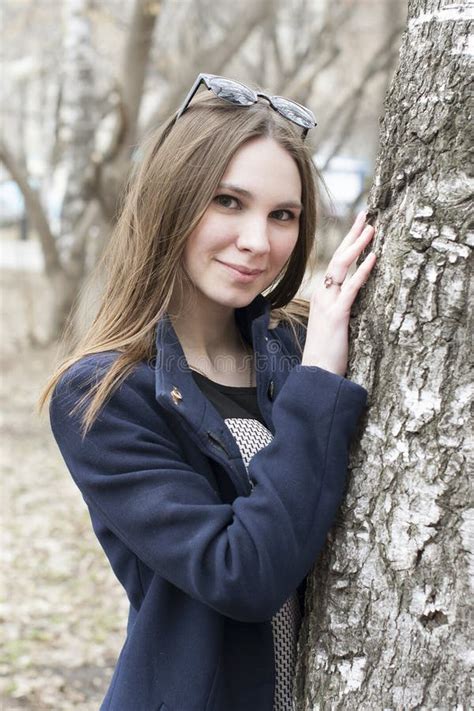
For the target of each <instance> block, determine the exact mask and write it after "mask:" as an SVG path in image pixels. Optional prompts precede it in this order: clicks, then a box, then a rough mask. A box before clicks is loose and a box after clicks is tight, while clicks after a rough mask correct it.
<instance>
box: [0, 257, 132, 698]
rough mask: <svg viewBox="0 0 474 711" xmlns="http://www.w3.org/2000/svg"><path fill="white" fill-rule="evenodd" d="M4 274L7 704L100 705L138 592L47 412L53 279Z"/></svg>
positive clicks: (4, 692)
mask: <svg viewBox="0 0 474 711" xmlns="http://www.w3.org/2000/svg"><path fill="white" fill-rule="evenodd" d="M1 280H2V294H3V295H2V378H1V391H0V397H1V412H2V430H3V431H2V438H1V461H2V502H3V505H2V549H3V557H2V571H1V581H2V591H1V592H2V600H1V617H2V627H3V633H2V638H3V644H2V653H1V662H0V663H1V667H0V672H1V696H0V706H1V708H2V709H3V711H14V710H16V709H35V710H36V709H38V710H46V709H51V710H53V709H54V711H68V710H69V709H79V710H80V711H97V709H98V708H99V706H100V702H101V700H102V698H103V696H104V693H105V690H106V688H107V686H108V683H109V681H110V677H111V674H112V671H113V667H114V664H115V661H116V658H117V655H118V653H119V651H120V648H121V645H122V643H123V639H124V635H125V623H126V615H127V601H126V598H125V594H124V593H123V591H122V589H121V588H120V586H119V584H118V582H117V581H116V580H115V578H114V577H113V574H112V572H111V571H110V569H109V566H108V563H107V560H106V559H105V557H104V555H103V553H102V551H101V549H100V547H99V545H98V543H97V541H96V539H95V537H94V534H93V532H92V530H91V526H90V521H89V516H88V513H87V509H86V506H85V504H84V502H83V500H82V498H81V495H80V493H79V491H78V490H77V489H76V487H75V485H74V483H73V482H72V479H71V478H70V475H69V473H68V471H67V469H66V467H65V465H64V462H63V461H62V459H61V455H60V453H59V450H58V449H57V447H56V445H55V442H54V440H53V437H52V435H51V432H50V429H49V421H48V417H47V412H46V413H45V414H44V415H43V416H41V417H39V416H38V415H37V414H36V413H35V407H36V401H37V398H38V395H39V392H40V390H41V388H42V386H43V384H44V383H45V380H46V378H47V376H48V374H49V373H50V371H51V368H52V366H53V364H54V360H55V354H56V348H55V346H48V347H39V346H37V345H36V346H35V345H33V344H32V343H31V333H32V329H33V328H35V324H37V323H38V319H41V309H42V308H43V307H44V308H46V305H47V299H48V298H49V297H48V296H47V294H46V284H45V282H44V280H43V278H42V277H41V276H40V275H38V274H26V273H19V272H13V271H10V272H8V271H5V270H3V271H2V272H1ZM32 309H34V312H33V313H32ZM39 331H41V328H40V329H39Z"/></svg>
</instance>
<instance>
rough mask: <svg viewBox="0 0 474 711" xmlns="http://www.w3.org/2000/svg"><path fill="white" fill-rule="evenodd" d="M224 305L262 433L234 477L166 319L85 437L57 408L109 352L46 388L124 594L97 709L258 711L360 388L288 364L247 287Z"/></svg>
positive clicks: (224, 436)
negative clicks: (246, 351)
mask: <svg viewBox="0 0 474 711" xmlns="http://www.w3.org/2000/svg"><path fill="white" fill-rule="evenodd" d="M235 314H236V321H237V324H238V326H239V328H240V329H241V332H242V334H243V336H244V337H245V338H246V339H247V340H248V341H249V342H251V343H252V344H253V348H254V352H255V358H256V367H257V397H258V402H259V405H260V409H261V412H262V415H263V417H264V419H265V421H266V423H267V426H268V429H269V430H270V431H271V432H272V434H273V439H272V441H271V442H270V444H268V445H267V446H266V447H264V448H263V449H261V450H260V451H258V452H257V453H256V454H255V455H254V457H253V458H252V460H251V462H250V464H249V469H248V476H247V472H246V470H245V465H244V463H243V460H242V458H241V455H240V451H239V449H238V446H237V444H236V442H235V440H234V438H233V436H232V434H231V432H230V431H229V430H228V429H227V427H226V425H225V423H224V421H223V419H222V417H221V416H220V415H219V413H218V412H217V411H216V409H215V408H214V407H213V405H212V404H211V403H210V402H209V401H208V400H207V398H206V397H205V396H204V395H203V393H202V392H201V391H200V389H199V387H198V386H197V385H196V383H195V381H194V378H193V376H192V374H191V373H190V371H189V368H188V366H187V362H186V359H185V356H184V353H183V350H182V348H181V345H180V343H179V340H178V338H177V336H176V333H175V331H174V329H173V327H172V325H171V321H170V320H169V318H166V317H165V318H163V319H161V320H160V322H159V323H158V326H157V329H156V339H157V353H158V354H159V356H158V357H157V358H156V359H155V360H154V361H153V362H142V363H140V364H139V365H138V367H137V368H136V369H135V370H134V371H133V372H132V373H131V374H130V375H128V376H127V378H126V379H125V381H124V382H123V384H122V385H121V386H120V387H119V388H118V390H116V391H115V393H114V394H113V395H112V397H111V398H110V399H109V400H108V401H107V403H106V405H105V407H104V408H103V410H102V411H101V413H100V415H99V418H98V419H97V420H96V421H95V423H94V425H93V427H92V429H91V430H90V432H89V433H88V434H87V435H86V437H85V439H84V441H82V440H81V436H80V433H79V415H75V416H73V417H69V416H68V412H69V410H70V409H71V408H72V406H73V405H74V404H76V403H77V400H78V398H79V397H81V396H82V395H83V394H84V393H86V392H87V387H88V385H89V386H90V383H91V381H94V379H95V378H96V377H98V376H100V374H101V373H103V372H104V371H105V370H106V369H107V367H108V366H109V365H110V364H111V362H112V361H113V359H114V358H116V356H117V353H116V352H108V353H105V354H95V355H90V356H87V357H85V358H83V359H82V360H81V361H80V362H79V363H77V364H75V365H74V366H73V367H72V368H70V369H69V371H67V373H66V374H65V375H63V377H62V379H61V380H60V382H59V383H58V385H57V386H56V388H55V390H54V393H53V398H52V400H51V405H50V418H51V426H52V430H53V433H54V436H55V438H56V441H57V443H58V446H59V448H60V450H61V453H62V455H63V457H64V460H65V462H66V464H67V467H68V468H69V470H70V472H71V474H72V476H73V478H74V480H75V482H76V484H77V486H78V487H79V488H80V490H81V492H82V495H83V497H84V500H85V502H86V504H87V506H88V508H89V511H90V515H91V519H92V525H93V527H94V531H95V533H96V535H97V537H98V539H99V541H100V543H101V545H102V547H103V549H104V551H105V553H106V555H107V557H108V559H109V561H110V563H111V565H112V568H113V570H114V572H115V574H116V575H117V577H118V579H119V580H120V582H121V583H122V585H123V586H124V588H125V590H126V592H127V595H128V598H129V600H130V616H129V622H128V633H127V638H126V641H125V644H124V647H123V649H122V652H121V654H120V657H119V660H118V663H117V666H116V669H115V672H114V675H113V678H112V682H111V684H110V687H109V690H108V692H107V695H106V697H105V699H104V702H103V704H102V706H101V709H102V710H103V711H105V710H107V711H166V710H168V711H271V710H272V706H273V689H274V673H275V672H274V659H273V640H272V628H271V618H272V616H273V615H274V614H275V613H276V612H277V610H278V609H279V608H280V606H281V605H282V604H283V603H284V602H285V600H286V599H287V598H288V597H289V595H290V594H291V593H293V592H294V591H295V589H297V587H298V586H301V585H302V583H304V579H305V576H306V575H307V573H308V572H309V571H310V569H311V567H312V565H313V563H314V561H315V559H316V557H317V555H318V553H319V551H320V550H321V548H322V547H323V545H324V542H325V538H326V534H327V532H328V529H329V527H330V526H331V524H332V522H333V520H334V516H335V514H336V511H337V509H338V506H339V504H340V502H341V499H342V496H343V493H344V488H345V480H346V472H347V454H348V446H349V443H350V439H351V436H352V434H353V433H354V431H355V428H356V425H357V421H358V419H359V416H360V414H361V412H362V411H363V408H364V406H365V403H366V396H367V392H366V390H365V389H364V388H363V387H361V386H360V385H357V384H356V383H354V382H351V381H350V380H348V379H346V378H343V377H341V376H339V375H336V374H334V373H331V372H329V371H326V370H323V369H321V368H319V367H316V366H302V365H301V364H300V362H301V357H300V355H299V351H298V350H297V348H296V345H294V344H293V339H292V334H291V330H290V329H289V328H288V327H287V326H285V325H283V324H280V325H278V326H277V327H276V328H273V329H270V328H269V305H268V302H267V300H266V299H265V298H264V297H263V296H262V295H259V296H257V297H256V299H254V301H253V302H252V303H251V304H250V305H249V306H247V307H244V308H241V309H237V310H236V312H235ZM224 482H226V485H224ZM229 492H230V493H229ZM300 589H301V587H300Z"/></svg>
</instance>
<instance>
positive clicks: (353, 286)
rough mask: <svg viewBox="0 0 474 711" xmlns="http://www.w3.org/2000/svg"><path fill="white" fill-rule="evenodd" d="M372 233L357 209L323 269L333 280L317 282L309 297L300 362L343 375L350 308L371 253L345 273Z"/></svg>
mask: <svg viewBox="0 0 474 711" xmlns="http://www.w3.org/2000/svg"><path fill="white" fill-rule="evenodd" d="M374 234H375V229H374V228H373V227H372V226H370V225H366V224H365V213H364V212H361V213H359V215H358V216H357V218H356V220H355V222H354V224H353V226H352V228H351V230H350V231H349V232H348V234H347V235H346V237H345V238H344V239H343V241H342V242H341V244H340V245H339V247H338V248H337V249H336V251H335V252H334V254H333V256H332V259H331V261H330V262H329V265H328V268H327V271H326V275H330V276H331V277H332V279H333V283H332V284H331V285H330V286H325V284H324V281H323V282H321V283H320V284H318V286H317V287H316V288H315V290H314V293H313V294H312V296H311V302H310V311H309V320H308V329H307V333H306V342H305V347H304V350H303V358H302V361H301V364H302V365H317V366H319V367H320V368H324V369H325V370H329V371H332V372H333V373H337V374H338V375H342V376H344V375H345V373H346V370H347V358H348V353H349V339H348V330H349V318H350V313H351V307H352V304H353V302H354V299H355V297H356V296H357V294H358V292H359V289H360V288H361V286H362V285H363V284H364V283H365V282H366V281H367V279H368V277H369V275H370V272H371V270H372V268H373V266H374V264H375V261H376V257H375V253H374V252H370V253H369V254H368V255H367V257H366V258H365V259H364V261H363V262H362V263H361V264H360V265H359V266H358V267H357V269H356V271H355V272H354V274H353V275H352V276H351V277H349V278H346V277H347V272H348V271H349V268H350V266H351V265H352V264H353V263H354V262H355V261H356V259H357V258H358V257H359V255H360V254H361V252H362V251H363V250H364V249H365V248H366V247H367V245H368V244H369V242H370V240H371V239H372V238H373V236H374ZM336 282H337V283H336Z"/></svg>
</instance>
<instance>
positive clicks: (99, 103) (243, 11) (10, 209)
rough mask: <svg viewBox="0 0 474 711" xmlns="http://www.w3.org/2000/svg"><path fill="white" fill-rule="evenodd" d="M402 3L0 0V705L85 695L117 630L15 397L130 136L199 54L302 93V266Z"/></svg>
mask: <svg viewBox="0 0 474 711" xmlns="http://www.w3.org/2000/svg"><path fill="white" fill-rule="evenodd" d="M406 12H407V7H406V0H220V2H217V3H216V2H214V1H212V0H2V1H1V15H2V18H1V19H2V45H1V50H0V52H1V69H2V87H1V89H0V91H1V95H2V110H1V111H2V113H1V117H2V138H1V141H0V158H1V160H0V273H1V280H2V300H1V308H2V340H1V344H2V348H1V360H2V379H1V398H2V415H3V417H2V428H3V437H2V450H1V451H2V501H3V506H2V543H3V546H2V548H3V557H2V571H1V581H2V600H1V610H2V612H1V614H2V627H3V634H2V638H3V644H2V656H1V699H2V704H3V705H2V708H3V709H5V710H10V709H12V710H13V709H54V710H55V711H63V710H64V711H66V710H67V709H73V708H74V709H82V710H83V711H93V710H96V709H97V708H98V707H99V705H100V701H101V699H102V697H103V694H104V692H105V689H106V687H107V686H108V683H109V680H110V675H111V673H112V669H113V666H114V664H115V661H116V658H117V655H118V652H119V650H120V648H121V645H122V642H123V638H124V634H125V621H126V614H127V604H126V599H125V595H124V594H122V591H121V589H120V587H119V584H118V583H117V582H116V581H115V579H114V578H113V575H112V573H111V572H110V571H109V568H108V564H107V562H106V560H105V557H104V556H103V555H102V553H101V551H100V549H99V547H98V544H97V543H96V541H95V538H94V535H93V533H92V530H91V528H90V522H89V518H88V514H87V511H86V508H85V505H84V504H83V501H82V499H81V496H80V494H79V492H78V491H77V490H76V489H75V487H74V484H73V483H72V480H71V479H70V477H69V474H68V473H67V471H66V468H65V465H64V463H63V462H62V460H61V458H60V455H59V452H58V451H57V449H56V446H55V444H54V442H53V440H52V436H51V434H50V430H49V424H48V418H47V413H45V414H44V415H43V416H41V417H38V415H37V414H36V412H35V408H36V402H37V399H38V396H39V394H40V391H41V389H42V388H43V386H44V384H45V382H46V380H47V378H48V376H49V374H50V373H51V372H52V369H53V367H54V365H55V363H56V362H57V360H58V358H59V357H60V355H61V352H62V351H61V350H60V348H59V346H58V343H59V341H58V337H59V336H60V334H61V332H62V329H63V328H64V324H65V320H66V318H67V315H68V313H69V312H70V309H71V306H72V305H74V313H75V317H74V324H75V328H77V329H81V328H83V327H84V323H85V322H87V320H88V319H89V318H90V317H91V314H92V313H93V309H94V303H95V301H94V299H96V296H97V293H100V285H99V284H91V283H90V282H86V279H87V275H88V274H89V273H90V271H91V267H92V266H93V264H94V263H95V262H96V260H97V259H98V257H99V256H100V253H101V250H102V248H103V246H104V244H105V243H106V242H107V239H108V238H109V235H110V231H111V228H112V227H113V223H114V219H115V216H116V210H117V198H118V196H119V192H120V186H121V185H122V184H123V181H124V179H125V178H126V176H127V171H128V169H129V167H130V165H131V163H132V161H133V160H134V158H135V156H136V153H135V146H136V144H137V142H138V141H139V140H140V137H141V136H142V135H143V134H144V133H146V132H147V131H148V130H149V129H150V128H151V127H153V126H155V125H157V124H159V123H160V122H161V121H162V120H163V119H164V118H165V117H167V116H168V115H169V114H170V113H171V112H172V111H173V110H176V108H177V106H178V104H179V102H180V100H182V98H183V97H184V96H185V94H186V93H187V91H188V89H189V87H190V86H191V84H192V82H193V80H194V79H195V77H196V75H197V74H198V73H199V72H201V71H204V72H209V73H214V74H222V75H225V76H229V77H232V78H235V79H239V80H241V81H243V82H248V83H251V84H258V85H259V86H260V87H262V88H263V89H266V90H268V91H269V92H270V93H272V94H280V95H283V96H287V97H290V98H293V99H295V100H296V101H299V102H300V103H303V104H305V105H308V106H309V107H311V109H312V110H313V112H314V113H315V115H316V119H317V121H318V126H317V128H316V129H314V130H313V131H310V133H309V135H308V139H307V140H308V142H309V144H310V146H311V150H312V152H313V154H314V159H315V162H316V164H317V165H318V167H319V168H320V169H321V171H322V173H323V176H324V179H325V183H326V186H327V189H328V194H326V193H324V194H323V196H322V209H321V214H320V222H319V227H318V232H317V241H318V251H317V254H318V262H317V263H316V265H315V268H316V270H319V269H322V268H324V263H325V261H326V260H327V259H328V257H329V255H330V254H331V252H332V250H333V249H334V246H335V245H336V244H337V242H338V240H339V239H341V238H342V236H343V235H344V234H345V232H346V231H347V228H348V226H349V224H350V223H351V221H352V220H353V218H354V216H355V213H356V212H357V211H358V210H359V209H361V208H363V207H364V206H365V201H366V197H367V194H368V190H369V189H370V186H371V181H372V173H373V168H374V163H375V158H376V155H377V148H378V134H379V119H380V117H381V116H382V114H383V100H384V96H385V93H386V91H387V88H388V86H389V84H390V81H391V79H392V77H393V74H394V71H395V69H396V66H397V59H398V50H399V46H400V40H401V35H402V32H403V30H404V26H405V19H406ZM86 283H87V289H84V284H86ZM81 289H82V291H81ZM305 290H306V291H307V292H309V291H310V290H311V275H308V279H307V281H306V282H305ZM302 293H305V292H302Z"/></svg>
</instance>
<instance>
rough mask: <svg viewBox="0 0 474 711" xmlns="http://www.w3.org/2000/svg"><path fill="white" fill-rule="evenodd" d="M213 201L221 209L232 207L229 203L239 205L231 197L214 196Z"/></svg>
mask: <svg viewBox="0 0 474 711" xmlns="http://www.w3.org/2000/svg"><path fill="white" fill-rule="evenodd" d="M214 200H215V201H216V202H217V204H218V205H221V207H233V205H232V204H231V203H237V204H238V203H239V201H238V200H237V198H235V197H232V195H216V197H215V198H214Z"/></svg>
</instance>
